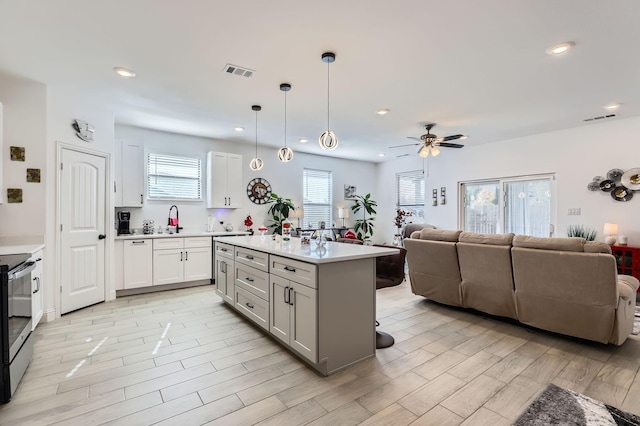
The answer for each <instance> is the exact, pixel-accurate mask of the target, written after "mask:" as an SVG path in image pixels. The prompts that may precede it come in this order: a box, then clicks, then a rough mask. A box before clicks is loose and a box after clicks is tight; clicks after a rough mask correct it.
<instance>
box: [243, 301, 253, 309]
mask: <svg viewBox="0 0 640 426" xmlns="http://www.w3.org/2000/svg"><path fill="white" fill-rule="evenodd" d="M245 305H247V306H248V307H249V309H253V305H252V304H251V303H249V302H247V303H245Z"/></svg>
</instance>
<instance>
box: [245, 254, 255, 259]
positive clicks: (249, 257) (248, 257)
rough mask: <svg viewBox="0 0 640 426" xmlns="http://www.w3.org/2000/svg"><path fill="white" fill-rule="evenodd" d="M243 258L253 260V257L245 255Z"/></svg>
mask: <svg viewBox="0 0 640 426" xmlns="http://www.w3.org/2000/svg"><path fill="white" fill-rule="evenodd" d="M245 257H246V258H247V259H249V260H253V256H250V255H246V256H245Z"/></svg>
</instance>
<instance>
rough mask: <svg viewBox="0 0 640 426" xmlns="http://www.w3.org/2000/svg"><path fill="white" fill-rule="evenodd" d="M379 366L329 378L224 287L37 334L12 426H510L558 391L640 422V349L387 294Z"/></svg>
mask: <svg viewBox="0 0 640 426" xmlns="http://www.w3.org/2000/svg"><path fill="white" fill-rule="evenodd" d="M377 298H378V300H377V307H378V309H377V318H378V319H379V320H380V323H381V325H380V329H381V330H384V331H387V332H389V333H390V334H392V335H393V336H394V337H395V339H396V344H395V345H394V346H392V347H390V348H387V349H382V350H378V351H377V355H376V357H375V358H371V359H368V360H365V361H362V362H360V363H358V364H356V365H354V366H352V367H350V368H348V369H346V370H344V371H341V372H339V373H337V374H334V375H332V376H330V377H320V376H318V375H317V374H316V373H314V372H313V371H311V370H310V369H309V368H307V367H306V366H305V364H304V363H303V362H301V361H299V360H298V359H297V358H296V357H295V356H293V355H291V354H290V353H289V352H287V351H285V350H284V349H282V348H281V346H280V345H278V344H277V343H275V342H274V341H273V340H272V339H270V338H269V337H267V336H265V334H264V333H263V332H261V331H259V330H258V329H256V328H254V327H253V326H251V325H249V324H248V323H247V322H246V321H245V320H244V319H243V318H242V317H241V316H240V315H239V314H236V313H235V312H233V311H232V310H231V309H230V308H228V307H227V306H226V305H223V303H222V302H221V300H220V298H219V297H218V296H217V295H216V294H215V293H214V291H213V287H212V286H205V287H197V288H189V289H183V290H174V291H167V292H160V293H152V294H145V295H138V296H129V297H124V298H119V299H117V300H115V301H112V302H108V303H102V304H99V305H96V306H93V307H90V308H87V309H83V310H81V311H78V312H74V313H71V314H69V315H65V316H64V317H62V318H61V319H59V320H56V321H54V322H51V323H48V324H41V325H39V326H38V327H37V329H36V331H35V336H34V337H35V355H34V358H33V361H32V362H31V365H30V366H29V369H28V370H27V373H26V375H25V376H24V378H23V380H22V383H21V384H20V386H19V388H18V390H17V392H16V394H15V396H14V398H13V400H12V401H11V402H10V403H8V404H5V405H3V406H1V407H0V424H1V425H49V424H56V425H57V424H60V425H83V426H84V425H99V424H109V425H127V426H129V425H151V424H161V425H174V424H175V425H180V426H191V425H200V424H223V425H252V424H260V425H278V426H281V425H303V424H311V425H320V424H326V425H352V424H353V425H355V424H366V425H375V424H378V425H407V424H412V425H460V424H462V425H483V424H487V425H492V426H495V425H508V424H511V423H512V422H513V421H514V420H515V419H516V418H517V417H518V415H519V414H520V413H521V412H522V411H523V410H524V408H525V407H527V405H528V404H529V403H530V402H531V401H532V400H533V399H534V398H535V397H536V396H537V395H538V394H539V393H540V392H541V391H542V390H543V389H544V388H545V386H546V385H547V384H548V383H551V382H552V383H555V384H557V385H559V386H563V387H566V388H569V389H573V390H575V391H577V392H580V393H584V394H586V395H589V396H591V397H593V398H596V399H599V400H601V401H604V402H606V403H609V404H612V405H615V406H617V407H619V408H621V409H624V410H627V411H631V412H634V413H635V414H640V376H638V369H639V367H640V339H638V338H637V337H635V336H631V337H630V338H629V339H628V340H627V341H626V342H625V344H624V345H622V346H620V347H616V346H611V345H607V346H605V345H601V344H598V343H590V342H584V341H578V340H575V339H570V338H566V337H562V336H558V335H554V334H550V333H546V332H543V331H538V330H535V331H532V330H529V329H527V328H525V327H523V326H519V325H515V324H511V323H508V322H504V321H500V320H496V319H492V318H485V317H484V316H482V315H479V314H476V313H471V312H467V311H463V310H458V309H454V308H449V307H446V306H441V305H438V304H435V303H432V302H429V301H427V300H426V299H424V298H422V297H418V296H414V295H412V294H411V291H410V289H409V284H408V283H406V282H405V283H403V284H402V285H400V286H397V287H391V288H387V289H382V290H378V291H377Z"/></svg>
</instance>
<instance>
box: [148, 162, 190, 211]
mask: <svg viewBox="0 0 640 426" xmlns="http://www.w3.org/2000/svg"><path fill="white" fill-rule="evenodd" d="M201 177H202V173H201V161H200V159H199V158H189V157H176V156H173V155H165V154H151V153H149V154H148V156H147V194H148V198H149V199H179V200H200V199H201V198H202V196H201V194H202V191H201V188H202V182H201Z"/></svg>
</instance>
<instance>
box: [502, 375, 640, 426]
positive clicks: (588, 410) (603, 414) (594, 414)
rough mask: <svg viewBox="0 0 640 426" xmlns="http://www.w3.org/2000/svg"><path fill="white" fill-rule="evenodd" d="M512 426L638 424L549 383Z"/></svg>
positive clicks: (630, 416)
mask: <svg viewBox="0 0 640 426" xmlns="http://www.w3.org/2000/svg"><path fill="white" fill-rule="evenodd" d="M514 425H515V426H529V425H535V426H538V425H540V426H542V425H544V426H546V425H576V426H584V425H633V426H637V425H640V417H638V416H636V415H634V414H631V413H627V412H624V411H621V410H618V409H617V408H615V407H612V406H610V405H607V404H605V403H603V402H600V401H598V400H595V399H593V398H589V397H588V396H585V395H581V394H579V393H576V392H573V391H570V390H568V389H563V388H561V387H558V386H556V385H554V384H550V385H549V386H547V388H546V389H545V390H544V392H542V394H540V396H539V397H538V398H537V399H536V400H535V401H533V402H532V403H531V405H529V407H528V408H527V409H526V410H525V412H524V413H522V414H521V415H520V417H518V420H516V422H515V423H514Z"/></svg>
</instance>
